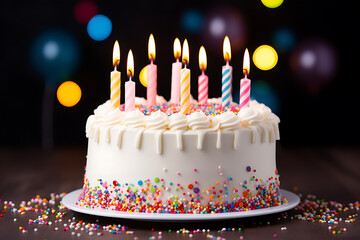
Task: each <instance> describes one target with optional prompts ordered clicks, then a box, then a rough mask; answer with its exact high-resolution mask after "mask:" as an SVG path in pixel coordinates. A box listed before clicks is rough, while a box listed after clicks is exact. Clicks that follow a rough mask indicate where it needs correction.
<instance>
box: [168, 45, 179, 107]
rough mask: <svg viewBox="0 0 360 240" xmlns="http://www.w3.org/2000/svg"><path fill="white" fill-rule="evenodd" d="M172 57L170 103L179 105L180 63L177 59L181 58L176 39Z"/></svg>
mask: <svg viewBox="0 0 360 240" xmlns="http://www.w3.org/2000/svg"><path fill="white" fill-rule="evenodd" d="M174 57H175V58H176V62H174V63H173V64H172V72H171V100H170V101H171V102H172V103H174V104H180V72H181V62H180V61H179V58H180V57H181V45H180V40H179V39H178V38H176V39H175V41H174Z"/></svg>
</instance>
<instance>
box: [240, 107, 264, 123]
mask: <svg viewBox="0 0 360 240" xmlns="http://www.w3.org/2000/svg"><path fill="white" fill-rule="evenodd" d="M238 116H239V118H240V120H241V126H243V127H248V126H253V125H258V124H260V123H261V122H262V121H264V115H263V114H261V113H260V111H257V110H256V109H254V108H252V107H244V108H242V109H241V110H240V111H239V113H238Z"/></svg>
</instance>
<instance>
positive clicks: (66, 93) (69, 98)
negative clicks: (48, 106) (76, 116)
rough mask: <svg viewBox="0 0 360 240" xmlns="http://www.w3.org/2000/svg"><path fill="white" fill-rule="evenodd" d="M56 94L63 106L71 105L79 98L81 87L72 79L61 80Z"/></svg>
mask: <svg viewBox="0 0 360 240" xmlns="http://www.w3.org/2000/svg"><path fill="white" fill-rule="evenodd" d="M56 96H57V99H58V101H59V102H60V103H61V105H63V106H65V107H73V106H75V105H76V104H77V103H78V102H79V101H80V99H81V89H80V87H79V85H77V84H76V83H74V82H72V81H67V82H63V83H62V84H61V85H60V86H59V87H58V89H57V92H56Z"/></svg>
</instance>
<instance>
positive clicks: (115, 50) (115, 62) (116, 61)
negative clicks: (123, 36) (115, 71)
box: [113, 40, 120, 67]
mask: <svg viewBox="0 0 360 240" xmlns="http://www.w3.org/2000/svg"><path fill="white" fill-rule="evenodd" d="M119 63H120V47H119V42H118V41H117V40H116V41H115V43H114V48H113V66H114V67H116V66H117V65H119Z"/></svg>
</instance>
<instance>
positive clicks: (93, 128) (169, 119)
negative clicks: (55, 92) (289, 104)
mask: <svg viewBox="0 0 360 240" xmlns="http://www.w3.org/2000/svg"><path fill="white" fill-rule="evenodd" d="M158 98H159V101H160V100H161V101H160V102H162V101H165V100H163V99H162V98H161V97H158ZM136 99H137V100H136V102H137V103H139V102H140V103H141V100H142V99H140V98H136ZM216 100H217V99H213V101H214V102H216ZM164 104H166V103H164ZM156 109H158V108H156ZM161 110H162V109H161V107H160V109H159V110H155V111H152V112H151V114H150V115H148V114H149V113H147V115H145V114H144V113H143V112H142V111H140V109H139V108H137V109H136V110H135V111H132V112H124V111H121V110H119V108H116V109H114V108H113V107H112V106H111V103H110V101H109V100H108V101H106V102H105V103H104V104H102V105H99V106H98V107H97V108H96V109H95V110H94V115H91V116H89V118H88V120H87V123H86V136H87V137H88V138H92V139H94V140H95V141H96V142H99V141H100V135H101V139H104V140H105V141H106V142H108V143H110V139H111V137H110V132H111V131H110V130H111V129H112V128H114V127H116V128H117V129H118V130H116V131H115V132H114V133H113V134H117V136H116V137H115V139H116V144H117V145H118V146H119V148H121V145H122V135H123V133H124V131H126V128H127V127H128V128H133V129H138V130H137V137H136V143H135V146H136V147H137V148H140V147H141V138H142V134H143V132H144V131H154V133H155V143H156V151H157V152H158V153H159V154H160V153H161V152H162V134H163V133H164V132H165V131H172V132H175V133H176V138H177V148H178V149H179V150H182V149H183V137H182V136H183V134H184V132H186V131H193V132H196V133H197V134H198V142H197V147H198V149H202V144H203V139H204V136H205V134H206V133H208V132H214V131H217V133H218V134H217V141H216V148H221V131H226V132H231V131H232V132H234V145H233V147H234V148H235V149H237V148H238V146H239V135H240V134H241V131H242V129H250V130H251V131H252V136H251V142H252V143H256V142H257V141H258V139H256V136H257V134H255V133H256V132H259V133H260V136H261V138H260V141H261V142H262V143H264V142H267V141H269V142H274V141H276V140H279V139H280V135H279V128H278V124H279V122H280V119H279V118H278V117H277V116H276V115H275V114H274V113H272V111H271V109H270V108H269V107H267V106H265V105H264V104H262V103H258V102H257V101H250V105H249V107H246V108H242V109H241V110H240V111H239V112H238V113H237V112H236V109H235V110H234V111H233V110H225V112H221V113H218V115H216V114H213V113H210V114H209V112H204V111H205V110H204V109H201V110H200V109H198V110H197V111H195V112H192V113H190V114H188V115H184V114H182V113H179V112H174V113H168V112H167V113H168V114H169V115H168V114H167V113H164V112H162V111H161ZM213 115H216V116H213Z"/></svg>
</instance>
